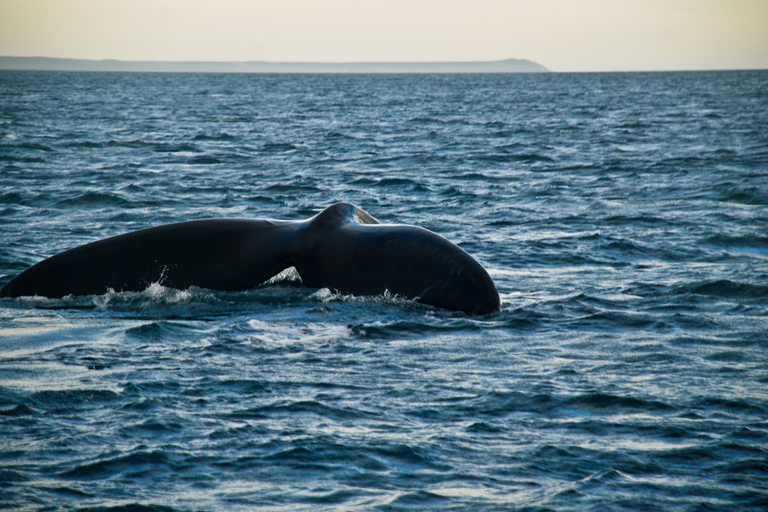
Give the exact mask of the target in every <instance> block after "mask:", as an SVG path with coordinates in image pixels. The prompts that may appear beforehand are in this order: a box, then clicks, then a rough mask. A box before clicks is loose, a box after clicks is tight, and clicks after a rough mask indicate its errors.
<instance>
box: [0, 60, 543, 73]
mask: <svg viewBox="0 0 768 512" xmlns="http://www.w3.org/2000/svg"><path fill="white" fill-rule="evenodd" d="M0 69H4V70H40V71H137V72H165V73H545V72H547V71H549V70H548V69H547V68H545V67H544V66H542V65H541V64H537V63H535V62H532V61H530V60H525V59H505V60H496V61H487V62H346V63H333V62H263V61H253V62H172V61H124V60H86V59H57V58H49V57H0Z"/></svg>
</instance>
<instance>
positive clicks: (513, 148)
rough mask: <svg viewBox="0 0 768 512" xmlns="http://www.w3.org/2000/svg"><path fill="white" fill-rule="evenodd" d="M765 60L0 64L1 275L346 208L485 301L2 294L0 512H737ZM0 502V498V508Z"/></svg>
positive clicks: (268, 289) (754, 444)
mask: <svg viewBox="0 0 768 512" xmlns="http://www.w3.org/2000/svg"><path fill="white" fill-rule="evenodd" d="M766 127H768V72H765V71H753V72H711V73H710V72H707V73H652V74H644V73H630V74H565V75H564V74H545V75H541V74H536V75H368V76H366V75H294V76H290V75H203V74H108V73H105V74H101V73H53V72H48V73H34V72H2V73H0V284H4V283H5V282H7V281H8V280H9V279H11V278H12V277H13V276H14V275H16V274H17V273H19V272H20V271H22V270H23V269H24V268H26V267H27V266H29V265H31V264H33V263H35V262H37V261H39V260H41V259H42V258H44V257H46V256H50V255H52V254H55V253H57V252H59V251H62V250H65V249H68V248H71V247H74V246H77V245H79V244H82V243H86V242H90V241H93V240H98V239H101V238H104V237H107V236H110V235H116V234H119V233H123V232H126V231H131V230H135V229H139V228H144V227H148V226H154V225H159V224H164V223H169V222H175V221H182V220H189V219H202V218H216V217H247V218H259V217H271V218H285V219H302V218H306V217H309V216H311V215H313V214H315V213H317V212H318V211H320V210H321V209H322V208H323V207H325V206H327V205H329V204H332V203H335V202H339V201H347V202H351V203H355V204H357V205H359V206H361V207H362V208H364V209H365V210H367V211H368V212H369V213H371V214H372V215H374V216H375V217H377V218H378V219H380V220H381V221H384V222H399V223H407V224H416V225H419V226H422V227H425V228H428V229H431V230H433V231H435V232H437V233H439V234H441V235H443V236H445V237H447V238H448V239H450V240H452V241H454V242H456V243H458V244H459V245H461V246H462V247H463V248H464V249H466V250H467V251H468V252H469V253H470V254H472V255H473V256H475V257H476V258H477V259H478V260H479V261H480V262H481V263H482V264H483V265H484V266H485V267H486V268H487V269H488V271H489V273H490V274H491V276H492V277H493V279H494V281H495V282H496V285H497V288H498V290H499V292H500V294H501V297H502V311H501V312H500V313H498V314H493V315H490V316H486V317H472V316H466V315H464V314H459V313H453V312H448V311H443V310H440V309H436V308H431V307H427V306H423V305H419V304H416V303H413V302H409V301H406V300H402V299H399V298H392V297H349V296H339V295H336V294H333V293H331V292H330V291H328V290H313V289H308V288H305V287H303V286H302V285H301V283H300V282H297V278H296V276H295V275H291V274H290V273H287V274H285V275H282V276H280V277H279V278H277V279H275V280H274V281H273V282H271V283H269V284H267V285H263V286H261V287H259V288H256V289H253V290H251V291H248V292H244V293H220V292H212V291H210V290H202V289H190V290H172V289H167V288H163V287H162V286H160V285H153V286H151V287H150V288H149V289H147V290H146V291H144V292H142V293H110V294H106V295H102V296H92V297H76V298H71V297H70V298H65V299H61V300H50V299H46V298H39V297H38V298H22V299H3V300H2V301H0V504H2V506H4V507H5V508H10V509H18V510H56V509H68V510H72V509H74V510H85V509H87V510H141V509H142V507H151V508H155V507H162V508H163V509H164V510H168V511H171V510H221V511H224V510H252V509H254V508H258V507H264V508H267V509H270V510H273V509H274V510H278V509H280V510H350V509H365V510H368V509H373V510H411V509H431V510H446V509H448V510H466V509H473V510H659V509H663V510H680V511H683V510H684V511H689V510H697V511H699V510H765V509H766V508H768V129H767V128H766ZM2 506H0V508H3V507H2Z"/></svg>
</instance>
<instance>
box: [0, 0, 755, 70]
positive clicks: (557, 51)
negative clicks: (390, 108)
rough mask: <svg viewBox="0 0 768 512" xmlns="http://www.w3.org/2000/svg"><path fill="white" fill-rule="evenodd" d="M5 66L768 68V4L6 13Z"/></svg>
mask: <svg viewBox="0 0 768 512" xmlns="http://www.w3.org/2000/svg"><path fill="white" fill-rule="evenodd" d="M0 55H3V56H21V57H66V58H77V59H97V60H100V59H119V60H154V61H272V62H394V61H400V62H435V61H490V60H501V59H506V58H518V59H529V60H532V61H534V62H537V63H539V64H542V65H544V66H546V67H547V68H548V69H550V70H551V71H561V72H567V71H655V70H658V71H665V70H692V69H768V0H272V1H262V0H205V1H204V0H0Z"/></svg>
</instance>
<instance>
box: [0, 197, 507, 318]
mask: <svg viewBox="0 0 768 512" xmlns="http://www.w3.org/2000/svg"><path fill="white" fill-rule="evenodd" d="M291 266H293V267H295V268H296V270H297V271H298V273H299V275H300V276H301V279H302V281H303V282H304V284H305V285H306V286H308V287H310V288H329V289H332V290H335V291H338V292H340V293H343V294H352V295H379V294H382V293H385V292H386V291H388V292H389V293H391V294H395V295H398V296H401V297H406V298H409V299H414V300H416V301H418V302H422V303H424V304H429V305H432V306H437V307H440V308H445V309H450V310H456V311H464V312H467V313H473V314H485V313H490V312H494V311H498V310H499V307H500V300H499V294H498V292H497V291H496V287H495V285H494V283H493V281H492V280H491V278H490V276H489V275H488V273H487V272H486V271H485V269H484V268H483V267H482V266H481V265H480V264H479V263H478V262H477V261H475V260H474V259H473V258H472V257H471V256H470V255H469V254H467V253H466V252H465V251H464V250H463V249H461V248H460V247H458V246H457V245H455V244H453V243H451V242H450V241H448V240H446V239H445V238H443V237H441V236H440V235H437V234H435V233H433V232H431V231H429V230H426V229H423V228H419V227H416V226H406V225H397V224H382V223H380V222H379V221H378V220H376V219H375V218H373V217H372V216H371V215H369V214H368V213H367V212H365V211H364V210H363V209H361V208H359V207H357V206H354V205H352V204H347V203H339V204H335V205H333V206H329V207H328V208H326V209H325V210H323V211H322V212H321V213H319V214H318V215H316V216H314V217H312V218H310V219H308V220H305V221H284V220H266V219H256V220H250V219H212V220H197V221H188V222H181V223H176V224H168V225H164V226H158V227H153V228H147V229H142V230H139V231H134V232H131V233H126V234H123V235H118V236H115V237H111V238H107V239H104V240H99V241H97V242H93V243H89V244H86V245H82V246H79V247H75V248H74V249H70V250H68V251H65V252H62V253H60V254H57V255H55V256H51V257H50V258H47V259H45V260H43V261H41V262H39V263H37V264H35V265H33V266H32V267H30V268H28V269H27V270H25V271H24V272H22V273H21V274H19V275H18V276H16V277H15V278H14V279H12V280H11V281H10V282H8V283H7V284H6V285H5V286H4V287H3V288H2V289H0V297H20V296H36V295H37V296H44V297H50V298H60V297H65V296H68V295H99V294H103V293H106V292H107V291H109V290H115V291H142V290H145V289H146V288H147V287H148V286H149V285H151V284H152V283H160V284H162V285H163V286H166V287H170V288H178V289H186V288H189V287H191V286H197V287H200V288H209V289H213V290H221V291H240V290H247V289H250V288H253V287H255V286H257V285H259V284H261V283H263V282H264V281H266V280H268V279H269V278H271V277H273V276H275V275H276V274H278V273H279V272H281V271H282V270H284V269H286V268H289V267H291Z"/></svg>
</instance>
